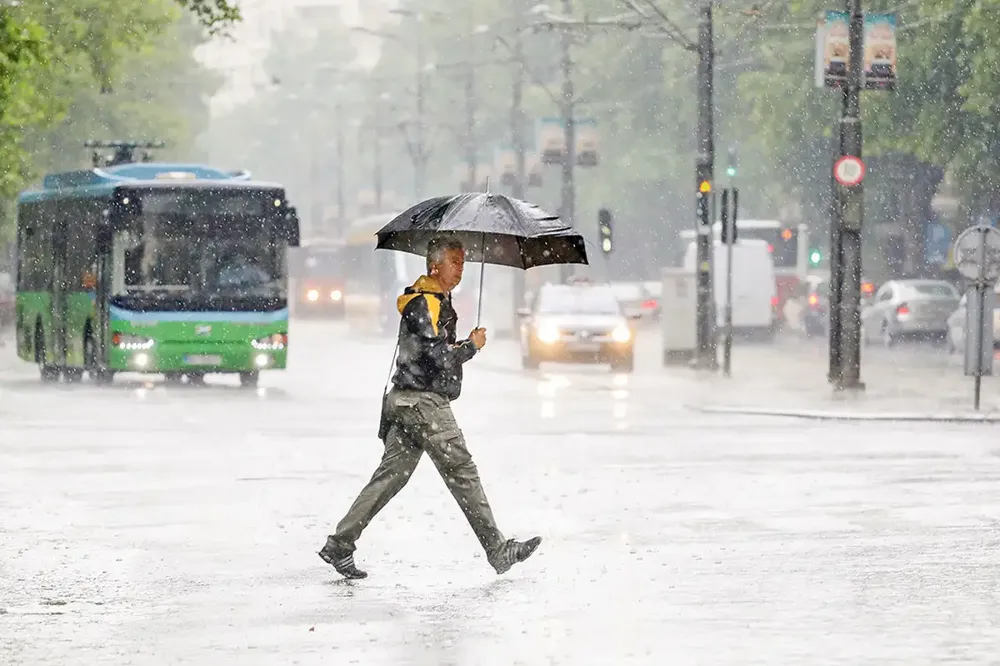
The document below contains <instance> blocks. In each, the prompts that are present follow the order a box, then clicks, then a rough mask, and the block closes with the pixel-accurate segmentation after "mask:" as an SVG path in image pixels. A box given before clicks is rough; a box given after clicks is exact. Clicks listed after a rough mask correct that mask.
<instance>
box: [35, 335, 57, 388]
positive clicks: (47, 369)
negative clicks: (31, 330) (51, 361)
mask: <svg viewBox="0 0 1000 666" xmlns="http://www.w3.org/2000/svg"><path fill="white" fill-rule="evenodd" d="M35 363H37V364H38V373H39V375H40V376H41V378H42V381H43V382H56V381H59V368H57V367H55V366H51V365H48V364H47V363H46V362H45V337H44V336H43V335H42V327H41V326H38V327H37V328H35Z"/></svg>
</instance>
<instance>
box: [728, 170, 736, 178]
mask: <svg viewBox="0 0 1000 666" xmlns="http://www.w3.org/2000/svg"><path fill="white" fill-rule="evenodd" d="M726 175H727V176H729V177H730V178H732V177H733V176H735V175H736V167H729V168H728V169H726Z"/></svg>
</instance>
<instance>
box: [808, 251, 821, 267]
mask: <svg viewBox="0 0 1000 666" xmlns="http://www.w3.org/2000/svg"><path fill="white" fill-rule="evenodd" d="M822 258H823V255H822V254H820V251H819V250H813V251H812V252H810V253H809V263H810V264H812V265H813V266H815V265H816V264H818V263H819V262H820V259H822Z"/></svg>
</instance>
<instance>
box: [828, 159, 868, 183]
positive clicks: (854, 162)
mask: <svg viewBox="0 0 1000 666" xmlns="http://www.w3.org/2000/svg"><path fill="white" fill-rule="evenodd" d="M833 177H834V178H836V179H837V182H838V183H840V184H841V185H843V186H844V187H854V186H855V185H857V184H858V183H860V182H861V181H862V180H864V177H865V163H864V162H862V161H861V159H860V158H858V157H854V156H853V155H845V156H843V157H841V158H840V159H839V160H837V163H836V164H834V165H833Z"/></svg>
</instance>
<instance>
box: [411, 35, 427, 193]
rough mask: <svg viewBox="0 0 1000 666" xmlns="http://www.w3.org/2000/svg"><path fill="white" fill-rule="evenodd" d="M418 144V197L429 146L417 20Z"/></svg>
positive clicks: (415, 180) (415, 186)
mask: <svg viewBox="0 0 1000 666" xmlns="http://www.w3.org/2000/svg"><path fill="white" fill-rule="evenodd" d="M416 30H417V145H416V148H415V149H414V156H413V161H414V165H413V166H414V174H413V189H414V194H415V195H416V197H417V199H423V198H424V189H425V187H426V177H427V148H426V146H425V144H424V103H425V99H424V96H425V93H426V91H425V89H424V88H425V81H424V67H425V64H424V40H423V26H422V23H421V21H420V20H419V19H418V20H417V27H416Z"/></svg>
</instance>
